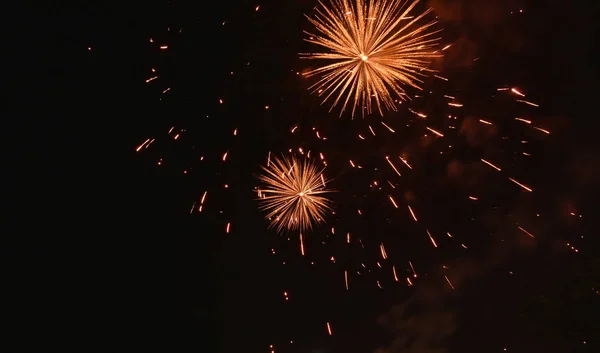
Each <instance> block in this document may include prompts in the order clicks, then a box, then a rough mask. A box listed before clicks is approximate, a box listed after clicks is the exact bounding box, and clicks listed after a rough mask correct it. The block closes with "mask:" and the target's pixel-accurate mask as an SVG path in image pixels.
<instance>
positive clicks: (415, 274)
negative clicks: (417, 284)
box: [408, 261, 417, 278]
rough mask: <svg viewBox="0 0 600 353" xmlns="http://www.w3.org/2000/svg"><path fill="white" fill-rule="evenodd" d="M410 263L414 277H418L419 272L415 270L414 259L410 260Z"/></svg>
mask: <svg viewBox="0 0 600 353" xmlns="http://www.w3.org/2000/svg"><path fill="white" fill-rule="evenodd" d="M408 265H409V266H410V270H411V271H412V273H413V277H414V278H417V272H416V271H415V267H414V266H413V264H412V261H409V262H408Z"/></svg>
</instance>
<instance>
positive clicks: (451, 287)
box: [444, 276, 454, 289]
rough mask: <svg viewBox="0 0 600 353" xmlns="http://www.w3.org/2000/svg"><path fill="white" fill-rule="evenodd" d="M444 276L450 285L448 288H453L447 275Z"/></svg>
mask: <svg viewBox="0 0 600 353" xmlns="http://www.w3.org/2000/svg"><path fill="white" fill-rule="evenodd" d="M444 278H445V279H446V282H448V284H449V285H450V288H452V289H454V286H453V285H452V282H450V279H449V278H448V276H444Z"/></svg>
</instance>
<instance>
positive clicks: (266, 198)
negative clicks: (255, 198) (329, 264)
mask: <svg viewBox="0 0 600 353" xmlns="http://www.w3.org/2000/svg"><path fill="white" fill-rule="evenodd" d="M262 169H263V171H264V174H262V175H259V176H258V178H259V179H260V180H261V181H262V182H263V183H264V184H265V185H264V186H263V187H261V188H260V189H259V200H260V202H261V209H262V210H264V211H266V212H267V215H266V218H267V219H269V220H270V221H271V227H274V228H276V229H277V231H278V232H282V231H284V230H288V231H300V232H304V231H306V230H309V229H311V228H312V226H313V224H316V223H320V222H322V221H323V218H324V216H325V212H326V211H328V210H331V201H330V200H329V199H327V198H326V197H325V196H323V194H325V193H328V192H331V190H327V189H326V182H327V180H326V179H325V177H324V176H323V170H324V168H320V167H318V166H316V165H315V164H313V163H312V162H311V161H310V160H308V159H305V160H304V161H300V160H298V159H297V158H295V157H287V158H286V157H283V158H281V159H279V158H270V159H269V162H268V163H267V166H263V167H262Z"/></svg>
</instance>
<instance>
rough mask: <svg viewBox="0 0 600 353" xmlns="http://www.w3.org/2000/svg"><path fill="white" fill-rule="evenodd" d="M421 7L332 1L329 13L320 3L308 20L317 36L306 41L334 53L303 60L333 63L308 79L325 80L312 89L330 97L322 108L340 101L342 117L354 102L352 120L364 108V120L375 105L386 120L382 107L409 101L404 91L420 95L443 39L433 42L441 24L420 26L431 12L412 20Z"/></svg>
mask: <svg viewBox="0 0 600 353" xmlns="http://www.w3.org/2000/svg"><path fill="white" fill-rule="evenodd" d="M418 3H419V0H415V1H413V2H412V3H409V1H406V0H330V5H331V6H330V7H327V6H326V5H324V4H323V3H322V2H320V4H321V6H320V7H319V8H317V9H316V15H315V16H314V17H313V18H311V17H308V16H307V18H308V20H309V21H310V22H311V23H312V24H313V25H314V26H315V28H316V30H317V31H318V34H312V33H309V32H305V33H306V34H307V35H308V36H309V37H308V38H306V39H305V40H306V41H307V42H310V43H313V44H316V45H319V46H321V47H324V48H327V49H329V52H327V53H300V56H301V58H305V59H326V60H329V61H332V63H329V64H325V65H324V66H322V67H319V68H317V69H315V70H312V71H309V72H307V73H305V75H306V76H313V75H319V76H320V79H319V81H318V82H317V83H315V84H314V85H312V86H311V87H310V88H309V89H310V90H313V92H318V93H319V95H320V96H325V98H324V99H323V103H325V102H326V101H327V100H328V99H330V98H331V97H332V96H335V101H334V102H333V104H332V106H331V109H333V108H334V107H335V106H336V105H337V104H338V103H339V102H340V101H341V100H343V106H342V111H341V112H340V116H341V115H342V113H343V112H344V111H345V110H346V108H347V105H348V103H349V102H350V101H351V100H353V101H354V102H353V107H352V116H354V113H355V111H356V107H357V106H360V107H361V108H362V110H363V116H364V114H365V111H366V113H367V114H371V113H372V103H373V101H375V104H376V105H377V110H378V111H379V114H381V115H383V107H382V106H384V107H385V108H386V109H388V110H396V105H395V99H402V100H407V99H408V95H407V94H406V92H405V90H404V87H405V86H412V87H414V88H416V89H421V88H420V87H419V85H418V84H419V83H422V81H421V80H420V79H419V77H422V76H423V75H424V72H427V71H432V70H430V69H428V65H429V64H430V61H431V60H430V59H432V58H436V57H440V56H441V55H440V52H439V50H436V49H435V48H436V47H437V44H438V42H439V39H440V38H435V37H434V35H435V34H436V33H439V30H438V31H435V30H432V26H433V25H434V24H436V21H431V22H428V23H425V24H420V23H421V22H422V20H423V19H424V17H425V16H426V15H427V14H429V13H430V12H431V11H432V9H428V10H427V11H425V12H423V13H421V14H419V15H417V16H411V15H410V12H411V11H412V10H413V9H414V7H415V6H416V5H417V4H418ZM428 59H429V60H428ZM392 94H393V95H394V96H395V97H393V96H392ZM331 109H330V111H331Z"/></svg>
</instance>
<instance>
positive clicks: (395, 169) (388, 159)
mask: <svg viewBox="0 0 600 353" xmlns="http://www.w3.org/2000/svg"><path fill="white" fill-rule="evenodd" d="M385 160H386V161H387V162H388V163H389V164H390V165H391V166H392V168H393V169H394V171H395V172H396V174H398V176H402V174H400V172H399V171H398V169H397V168H396V166H395V165H394V163H392V161H390V157H388V156H385Z"/></svg>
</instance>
